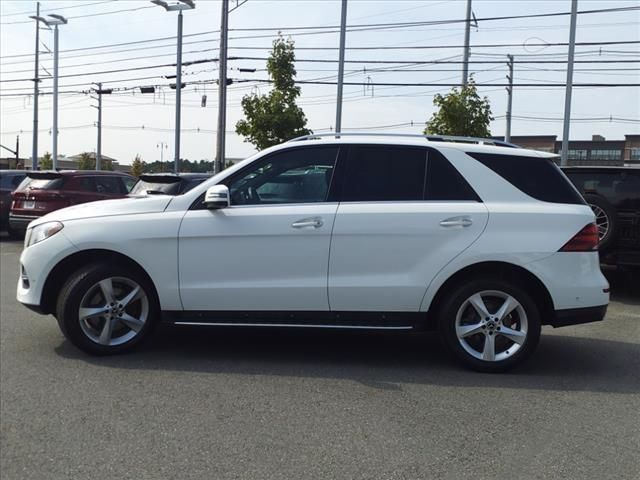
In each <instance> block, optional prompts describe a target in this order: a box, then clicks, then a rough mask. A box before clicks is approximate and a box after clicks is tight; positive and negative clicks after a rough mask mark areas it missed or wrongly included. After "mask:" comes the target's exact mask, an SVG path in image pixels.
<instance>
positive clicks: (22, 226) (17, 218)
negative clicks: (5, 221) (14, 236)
mask: <svg viewBox="0 0 640 480" xmlns="http://www.w3.org/2000/svg"><path fill="white" fill-rule="evenodd" d="M38 218H40V216H39V215H11V214H10V215H9V226H10V227H11V228H12V229H14V230H26V229H27V227H28V226H29V224H30V223H31V222H32V221H34V220H36V219H38Z"/></svg>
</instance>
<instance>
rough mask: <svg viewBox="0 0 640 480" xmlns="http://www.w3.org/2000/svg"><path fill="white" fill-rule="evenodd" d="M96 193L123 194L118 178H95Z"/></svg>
mask: <svg viewBox="0 0 640 480" xmlns="http://www.w3.org/2000/svg"><path fill="white" fill-rule="evenodd" d="M93 180H94V182H95V183H96V192H98V193H106V194H121V193H124V187H123V186H122V182H120V179H119V178H118V177H103V176H100V177H95V178H94V179H93Z"/></svg>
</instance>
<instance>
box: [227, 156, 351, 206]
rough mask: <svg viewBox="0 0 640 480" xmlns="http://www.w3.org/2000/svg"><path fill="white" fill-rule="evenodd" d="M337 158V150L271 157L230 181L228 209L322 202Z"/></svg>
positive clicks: (327, 190)
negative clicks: (245, 206)
mask: <svg viewBox="0 0 640 480" xmlns="http://www.w3.org/2000/svg"><path fill="white" fill-rule="evenodd" d="M337 155H338V148H337V147H324V148H297V149H292V150H286V151H282V152H277V153H275V154H273V155H270V156H269V157H267V158H266V159H265V160H262V161H258V162H256V164H255V166H252V167H250V168H249V169H248V170H246V171H243V172H242V173H241V174H240V175H239V176H236V177H233V178H231V179H229V183H227V186H228V187H229V192H230V195H231V205H268V204H283V203H316V202H324V201H326V200H327V196H328V194H329V186H330V185H331V178H332V176H333V170H334V167H335V164H336V157H337ZM225 183H226V182H225Z"/></svg>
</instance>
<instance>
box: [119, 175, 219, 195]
mask: <svg viewBox="0 0 640 480" xmlns="http://www.w3.org/2000/svg"><path fill="white" fill-rule="evenodd" d="M212 176H213V174H212V173H146V174H144V175H140V178H139V180H138V182H137V183H136V184H135V185H134V186H133V188H132V189H131V192H130V193H129V195H153V194H162V195H182V194H183V193H185V192H188V191H189V190H191V189H192V188H193V187H195V186H196V185H199V184H201V183H202V182H204V181H205V180H206V179H208V178H211V177H212Z"/></svg>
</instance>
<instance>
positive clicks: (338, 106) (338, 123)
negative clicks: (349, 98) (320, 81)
mask: <svg viewBox="0 0 640 480" xmlns="http://www.w3.org/2000/svg"><path fill="white" fill-rule="evenodd" d="M346 32H347V0H342V14H341V16H340V58H339V63H338V97H337V99H336V133H340V131H341V130H342V86H343V81H344V50H345V40H346V39H345V37H346Z"/></svg>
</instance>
